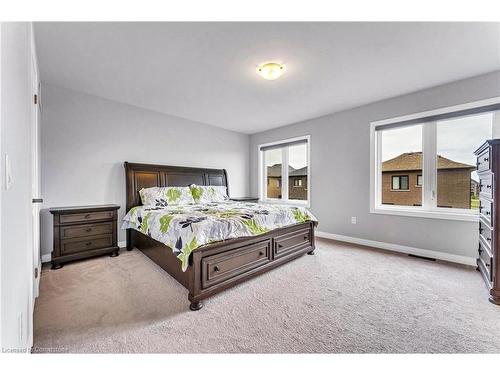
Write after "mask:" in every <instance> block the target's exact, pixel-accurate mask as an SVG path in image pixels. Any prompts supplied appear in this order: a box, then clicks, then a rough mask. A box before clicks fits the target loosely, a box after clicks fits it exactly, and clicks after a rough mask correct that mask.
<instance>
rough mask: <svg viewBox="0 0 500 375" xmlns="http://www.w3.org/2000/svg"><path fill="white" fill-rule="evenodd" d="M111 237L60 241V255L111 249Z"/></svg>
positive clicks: (102, 236) (103, 236)
mask: <svg viewBox="0 0 500 375" xmlns="http://www.w3.org/2000/svg"><path fill="white" fill-rule="evenodd" d="M112 245H113V236H112V235H111V234H108V235H101V236H91V237H80V238H71V239H67V240H62V241H61V253H62V255H68V254H74V253H79V252H81V251H87V250H94V249H100V248H106V247H111V246H112Z"/></svg>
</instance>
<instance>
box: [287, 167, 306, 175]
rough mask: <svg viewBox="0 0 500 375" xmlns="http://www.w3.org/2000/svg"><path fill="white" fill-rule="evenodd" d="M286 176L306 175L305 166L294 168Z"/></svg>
mask: <svg viewBox="0 0 500 375" xmlns="http://www.w3.org/2000/svg"><path fill="white" fill-rule="evenodd" d="M288 176H307V167H303V168H299V169H294V170H293V171H291V172H289V173H288Z"/></svg>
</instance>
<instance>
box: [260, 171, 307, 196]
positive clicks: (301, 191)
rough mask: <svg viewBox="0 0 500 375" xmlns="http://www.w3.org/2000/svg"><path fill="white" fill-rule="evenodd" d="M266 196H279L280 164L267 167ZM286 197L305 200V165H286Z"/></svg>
mask: <svg viewBox="0 0 500 375" xmlns="http://www.w3.org/2000/svg"><path fill="white" fill-rule="evenodd" d="M267 197H268V198H281V164H274V165H273V166H270V167H267ZM288 198H289V199H300V200H307V167H304V168H299V169H295V168H293V167H290V166H289V167H288Z"/></svg>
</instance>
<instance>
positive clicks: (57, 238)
mask: <svg viewBox="0 0 500 375" xmlns="http://www.w3.org/2000/svg"><path fill="white" fill-rule="evenodd" d="M119 208H120V206H117V205H101V206H79V207H57V208H51V209H50V210H49V211H50V213H51V214H52V215H54V249H53V251H52V269H58V268H61V267H62V264H63V263H65V262H69V261H72V260H76V259H83V258H89V257H93V256H96V255H101V254H111V256H118V250H119V247H118V242H117V216H118V215H117V211H118V209H119Z"/></svg>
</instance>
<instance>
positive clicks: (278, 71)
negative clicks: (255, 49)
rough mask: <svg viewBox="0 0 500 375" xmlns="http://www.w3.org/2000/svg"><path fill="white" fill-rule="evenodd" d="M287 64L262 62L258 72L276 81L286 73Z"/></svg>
mask: <svg viewBox="0 0 500 375" xmlns="http://www.w3.org/2000/svg"><path fill="white" fill-rule="evenodd" d="M285 70H286V68H285V65H283V64H280V63H277V62H266V63H262V64H260V65H259V66H258V67H257V73H258V74H259V75H260V76H261V77H262V78H264V79H267V80H269V81H274V80H275V79H278V78H279V77H281V76H282V75H283V73H285Z"/></svg>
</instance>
